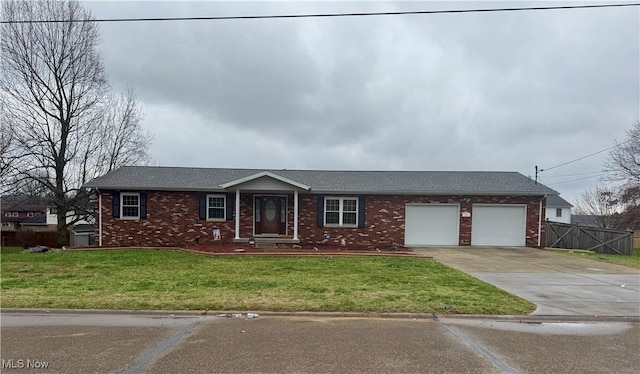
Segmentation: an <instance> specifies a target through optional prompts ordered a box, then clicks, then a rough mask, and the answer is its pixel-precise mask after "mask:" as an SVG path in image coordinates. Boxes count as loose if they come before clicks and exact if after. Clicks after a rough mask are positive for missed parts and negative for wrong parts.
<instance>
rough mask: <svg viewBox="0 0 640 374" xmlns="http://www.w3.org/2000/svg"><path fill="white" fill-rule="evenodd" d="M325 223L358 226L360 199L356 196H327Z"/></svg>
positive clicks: (327, 224) (328, 224)
mask: <svg viewBox="0 0 640 374" xmlns="http://www.w3.org/2000/svg"><path fill="white" fill-rule="evenodd" d="M324 224H325V225H326V226H348V227H356V226H358V199H357V198H355V197H338V198H333V197H332V198H326V199H325V201H324Z"/></svg>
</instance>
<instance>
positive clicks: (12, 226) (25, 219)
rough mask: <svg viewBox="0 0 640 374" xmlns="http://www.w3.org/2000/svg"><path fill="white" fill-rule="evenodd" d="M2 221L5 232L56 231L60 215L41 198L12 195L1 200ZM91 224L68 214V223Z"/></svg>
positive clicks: (0, 217) (72, 214)
mask: <svg viewBox="0 0 640 374" xmlns="http://www.w3.org/2000/svg"><path fill="white" fill-rule="evenodd" d="M0 208H1V211H2V212H1V213H0V221H2V230H3V231H20V230H23V231H56V228H57V225H58V215H57V214H56V213H55V209H54V208H52V207H51V206H49V205H48V204H47V202H46V200H45V199H44V198H42V197H40V196H28V195H10V196H2V198H1V199H0ZM74 220H75V221H77V224H90V222H87V221H86V220H81V219H80V220H79V219H78V217H76V215H75V213H74V212H72V211H71V212H68V214H67V222H68V223H70V222H72V221H74Z"/></svg>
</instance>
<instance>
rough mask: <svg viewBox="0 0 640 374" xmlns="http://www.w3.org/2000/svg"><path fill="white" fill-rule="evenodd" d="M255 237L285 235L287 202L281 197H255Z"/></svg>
mask: <svg viewBox="0 0 640 374" xmlns="http://www.w3.org/2000/svg"><path fill="white" fill-rule="evenodd" d="M255 209H256V212H255V220H256V222H255V227H256V234H257V235H260V234H262V235H269V234H272V235H281V234H285V229H286V222H287V220H286V216H287V214H286V212H287V200H286V198H285V197H283V196H257V197H256V199H255Z"/></svg>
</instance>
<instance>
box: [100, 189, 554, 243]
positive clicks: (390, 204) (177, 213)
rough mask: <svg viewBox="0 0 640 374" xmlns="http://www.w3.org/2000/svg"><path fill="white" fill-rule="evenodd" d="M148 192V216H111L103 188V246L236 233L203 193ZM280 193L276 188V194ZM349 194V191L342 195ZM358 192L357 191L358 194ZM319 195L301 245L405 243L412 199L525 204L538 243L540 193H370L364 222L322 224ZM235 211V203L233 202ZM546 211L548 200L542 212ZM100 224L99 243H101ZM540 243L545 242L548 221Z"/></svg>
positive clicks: (248, 199)
mask: <svg viewBox="0 0 640 374" xmlns="http://www.w3.org/2000/svg"><path fill="white" fill-rule="evenodd" d="M146 192H147V218H145V219H120V218H114V217H113V216H112V212H111V209H112V194H111V191H102V192H101V194H102V245H103V246H185V245H188V244H194V243H195V241H196V238H198V240H199V242H200V243H210V242H211V241H212V240H213V230H214V228H218V229H220V232H221V234H222V240H223V241H226V242H230V241H232V240H233V238H234V237H235V232H234V231H235V220H234V217H231V219H228V220H226V221H224V222H218V221H206V220H200V219H199V215H198V197H199V195H200V194H199V193H198V192H166V191H146ZM274 195H277V193H274ZM341 196H348V195H341ZM353 197H357V196H353ZM253 198H254V194H249V193H242V194H241V198H240V237H241V238H249V237H251V236H252V235H253ZM317 199H318V196H317V195H314V194H300V195H299V205H298V211H299V221H298V237H299V239H300V242H301V243H302V244H316V243H319V242H321V241H322V239H323V236H324V234H325V232H326V233H328V234H329V235H330V237H331V239H330V242H331V243H334V244H340V242H341V240H342V239H344V240H346V243H347V244H348V245H349V246H357V247H379V248H388V247H391V246H403V244H404V227H405V217H404V214H405V213H404V209H405V205H406V204H408V203H450V204H460V212H461V213H463V212H470V213H471V215H472V216H473V212H472V209H473V204H524V205H526V207H527V222H526V246H528V247H537V245H538V223H539V210H540V197H525V196H399V195H366V196H365V227H364V228H340V227H318V225H317ZM97 210H98V203H97V199H96V209H95V214H96V222H98V219H97V218H98V214H97V213H98V212H97ZM233 210H234V215H235V206H234V209H233ZM542 214H543V215H544V204H543V212H542ZM471 219H472V218H471V217H469V218H467V217H462V214H461V216H460V237H459V245H461V246H468V245H471ZM293 220H294V217H293V194H290V195H287V235H289V236H292V235H293ZM97 226H98V225H96V243H97V242H98V239H97V238H98V235H99V234H98V230H99V229H98V227H97ZM541 239H542V240H541V243H543V245H544V224H543V225H542V236H541Z"/></svg>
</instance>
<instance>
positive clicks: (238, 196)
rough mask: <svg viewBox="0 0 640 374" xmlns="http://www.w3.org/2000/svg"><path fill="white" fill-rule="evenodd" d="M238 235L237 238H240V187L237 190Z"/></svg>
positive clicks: (236, 227)
mask: <svg viewBox="0 0 640 374" xmlns="http://www.w3.org/2000/svg"><path fill="white" fill-rule="evenodd" d="M235 230H236V235H235V237H234V239H235V240H240V189H239V188H238V189H237V190H236V226H235Z"/></svg>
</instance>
